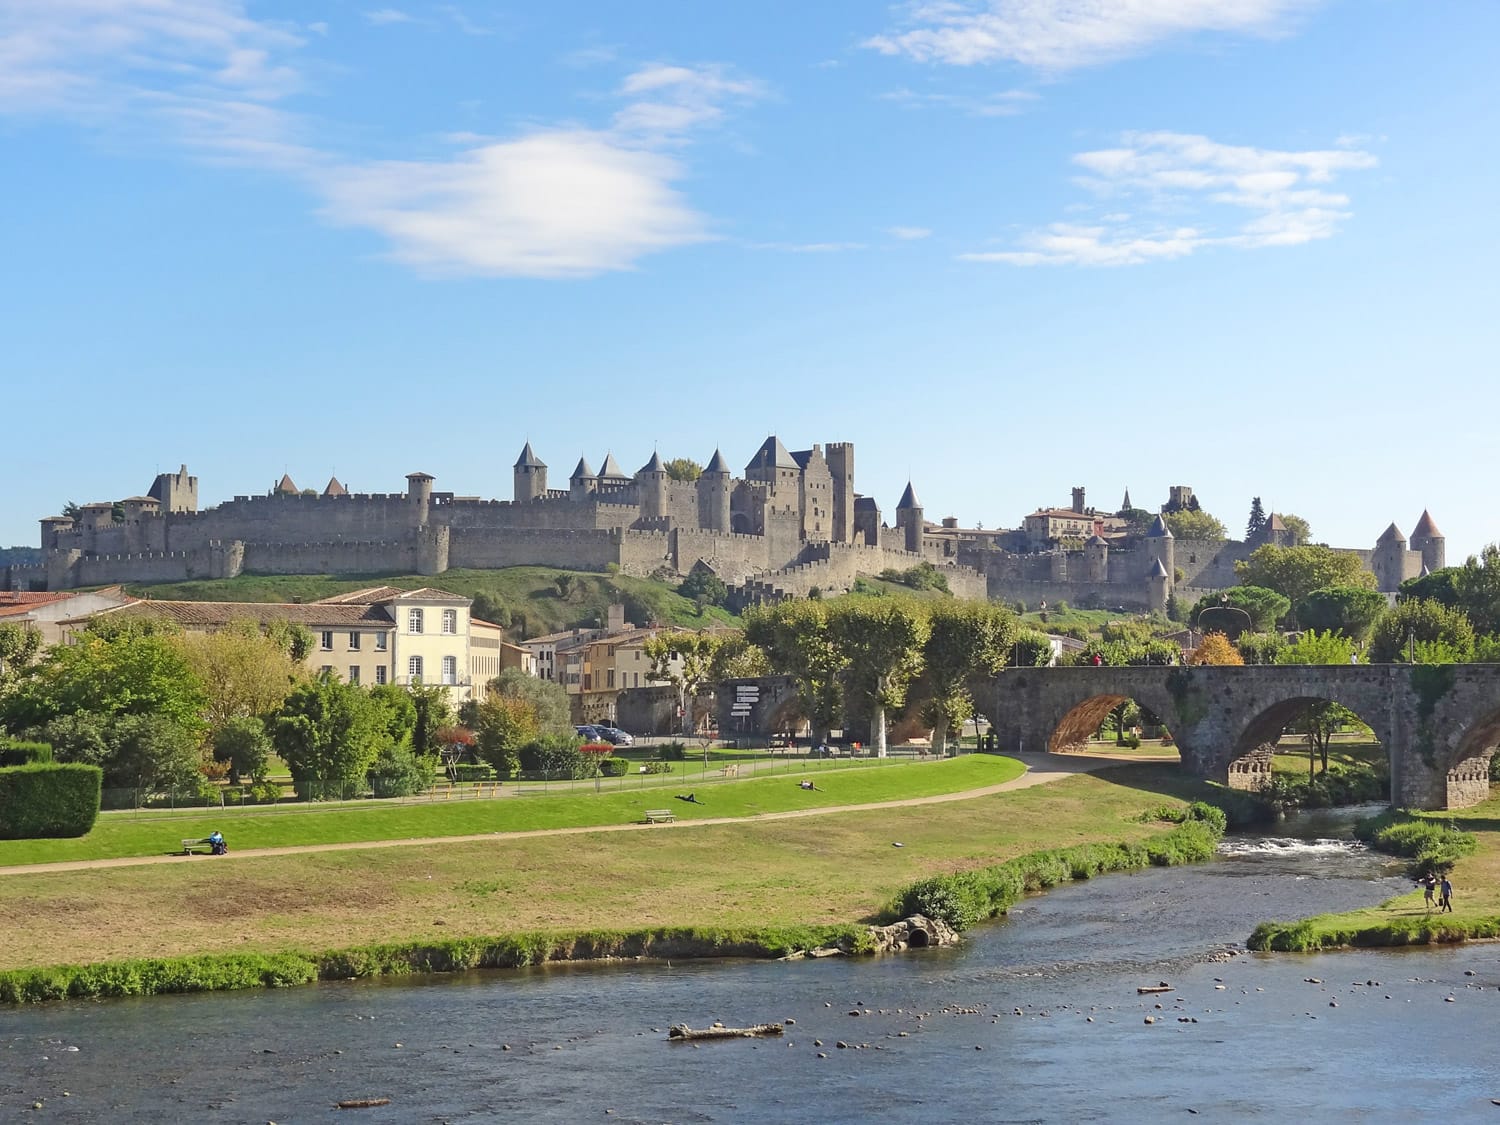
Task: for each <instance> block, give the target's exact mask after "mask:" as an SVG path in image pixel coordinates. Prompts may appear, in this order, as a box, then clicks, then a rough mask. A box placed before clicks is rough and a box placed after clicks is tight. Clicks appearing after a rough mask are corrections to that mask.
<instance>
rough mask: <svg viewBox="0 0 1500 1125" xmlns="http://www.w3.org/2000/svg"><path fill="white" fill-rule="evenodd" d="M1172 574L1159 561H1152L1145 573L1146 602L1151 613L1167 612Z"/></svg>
mask: <svg viewBox="0 0 1500 1125" xmlns="http://www.w3.org/2000/svg"><path fill="white" fill-rule="evenodd" d="M1171 586H1172V574H1171V572H1170V571H1168V570H1167V568H1166V567H1165V566H1163V565H1162V561H1161V559H1152V560H1151V568H1150V569H1149V570H1148V571H1147V572H1146V601H1147V603H1148V604H1149V605H1150V607H1151V611H1152V612H1153V613H1165V612H1166V611H1167V596H1168V595H1169V594H1170V593H1171Z"/></svg>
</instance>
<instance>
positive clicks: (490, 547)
mask: <svg viewBox="0 0 1500 1125" xmlns="http://www.w3.org/2000/svg"><path fill="white" fill-rule="evenodd" d="M564 560H566V561H564ZM610 563H615V564H616V565H619V566H621V568H622V569H623V567H624V563H623V562H622V559H621V554H620V545H619V536H618V534H617V533H612V532H610V531H604V530H551V529H545V528H521V529H502V528H471V529H467V530H463V531H455V532H454V533H453V540H452V543H451V544H450V546H449V548H448V565H449V566H452V567H464V568H468V569H473V570H497V569H500V568H502V567H507V566H566V567H568V568H569V569H572V570H597V571H602V570H604V569H605V568H606V567H607V566H608V565H609V564H610Z"/></svg>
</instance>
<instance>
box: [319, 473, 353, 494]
mask: <svg viewBox="0 0 1500 1125" xmlns="http://www.w3.org/2000/svg"><path fill="white" fill-rule="evenodd" d="M323 495H324V496H325V497H327V496H348V495H349V490H348V489H347V488H345V487H344V486H343V484H341V483H340V482H339V478H338V477H329V478H328V487H327V488H325V489H323Z"/></svg>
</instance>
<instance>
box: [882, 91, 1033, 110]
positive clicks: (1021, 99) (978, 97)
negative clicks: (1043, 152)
mask: <svg viewBox="0 0 1500 1125" xmlns="http://www.w3.org/2000/svg"><path fill="white" fill-rule="evenodd" d="M880 98H881V100H882V101H888V102H898V103H900V104H901V105H904V106H908V107H921V106H945V107H948V108H951V109H957V110H961V111H962V112H964V113H967V114H970V115H972V116H974V117H1014V116H1016V115H1017V114H1019V113H1024V112H1026V108H1027V105H1028V103H1030V102H1034V101H1037V100H1039V98H1040V95H1038V94H1034V93H1032V92H1031V91H1029V90H1001V91H999V92H997V93H993V94H949V93H940V92H932V91H929V92H925V93H918V92H917V91H915V90H911V89H907V88H906V87H902V88H901V89H899V90H891V91H890V92H889V93H885V94H881V95H880Z"/></svg>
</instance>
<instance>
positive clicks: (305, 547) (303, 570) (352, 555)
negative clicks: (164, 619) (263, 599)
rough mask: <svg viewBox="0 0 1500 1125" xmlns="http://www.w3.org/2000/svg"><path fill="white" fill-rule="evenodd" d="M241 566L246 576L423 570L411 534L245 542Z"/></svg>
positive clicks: (411, 571)
mask: <svg viewBox="0 0 1500 1125" xmlns="http://www.w3.org/2000/svg"><path fill="white" fill-rule="evenodd" d="M194 554H195V555H197V554H198V553H197V552H194ZM242 567H243V573H247V574H381V573H389V572H392V571H395V572H397V573H401V574H414V573H419V572H420V571H421V569H422V568H421V567H420V566H419V565H418V562H417V548H416V542H415V540H414V539H413V537H412V536H410V535H408V536H407V537H406V538H405V539H404V540H402V541H396V542H391V541H389V540H340V541H339V542H336V543H246V544H245V545H244V561H243V563H242ZM202 569H204V570H206V569H207V568H206V567H203V568H202ZM225 577H232V575H226V576H225Z"/></svg>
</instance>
